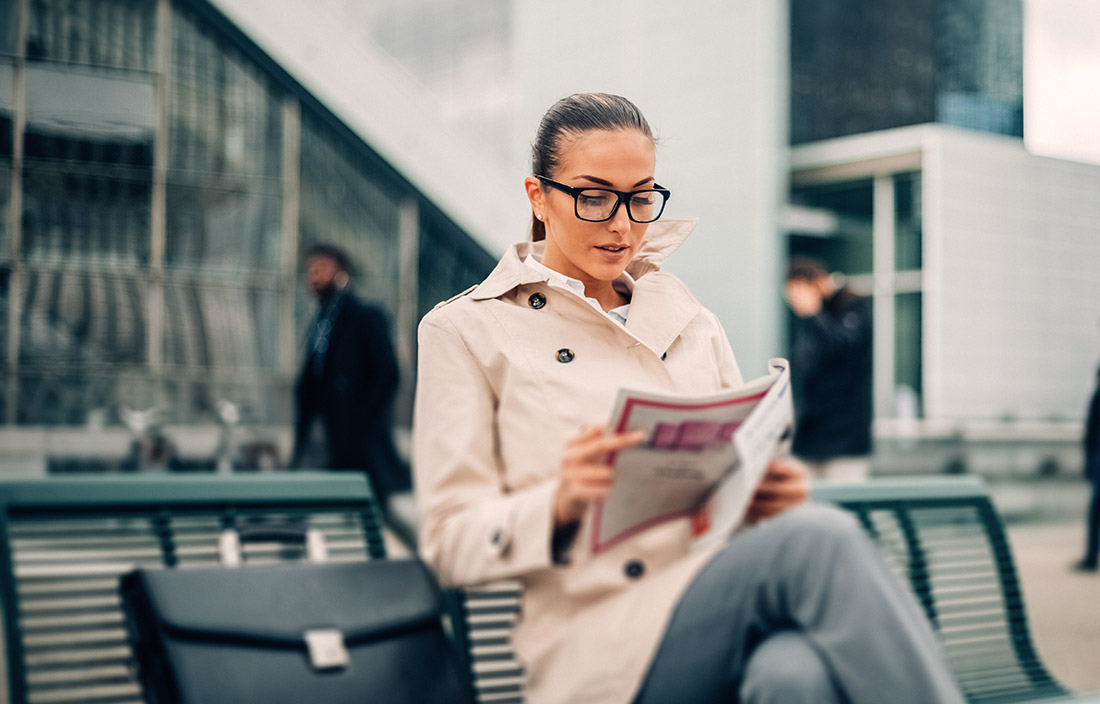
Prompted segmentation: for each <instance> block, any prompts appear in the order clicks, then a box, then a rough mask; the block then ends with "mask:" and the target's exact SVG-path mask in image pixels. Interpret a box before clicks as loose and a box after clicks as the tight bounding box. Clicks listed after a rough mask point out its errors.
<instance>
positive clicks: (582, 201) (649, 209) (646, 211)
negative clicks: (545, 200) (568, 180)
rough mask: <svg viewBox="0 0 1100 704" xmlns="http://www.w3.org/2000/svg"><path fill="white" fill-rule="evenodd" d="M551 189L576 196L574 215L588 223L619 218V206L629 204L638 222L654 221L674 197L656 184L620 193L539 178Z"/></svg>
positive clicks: (629, 212)
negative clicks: (575, 186)
mask: <svg viewBox="0 0 1100 704" xmlns="http://www.w3.org/2000/svg"><path fill="white" fill-rule="evenodd" d="M535 178H537V179H538V180H539V181H542V182H543V183H545V184H546V185H547V186H550V187H551V188H556V189H558V190H559V191H561V192H562V193H567V194H569V195H571V196H573V213H574V214H575V215H576V216H577V217H578V218H579V219H581V220H584V221H586V222H605V221H607V220H610V219H611V218H613V217H615V213H616V212H618V210H619V206H620V205H622V204H623V203H626V215H627V217H629V218H630V219H631V220H633V221H634V222H637V223H647V222H653V221H654V220H656V219H657V218H659V217H661V213H663V212H664V211H665V203H667V202H668V199H669V198H670V197H671V196H672V192H671V191H669V190H668V189H667V188H661V187H660V186H658V185H657V184H653V188H643V189H642V190H640V191H616V190H612V189H610V188H574V187H573V186H566V185H565V184H564V183H558V182H557V181H555V180H553V179H550V178H546V177H545V176H537V175H536V176H535Z"/></svg>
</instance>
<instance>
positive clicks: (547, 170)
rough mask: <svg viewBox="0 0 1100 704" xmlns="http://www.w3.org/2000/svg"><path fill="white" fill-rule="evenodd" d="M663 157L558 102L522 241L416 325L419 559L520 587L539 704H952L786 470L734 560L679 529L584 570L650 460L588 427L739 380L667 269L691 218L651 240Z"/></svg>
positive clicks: (622, 120)
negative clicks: (624, 480) (624, 493)
mask: <svg viewBox="0 0 1100 704" xmlns="http://www.w3.org/2000/svg"><path fill="white" fill-rule="evenodd" d="M550 58H551V59H552V57H550ZM548 65H549V66H552V61H550V62H549V64H548ZM550 70H552V68H551V69H550ZM643 71H644V69H643ZM655 150H656V145H655V140H654V137H653V132H652V131H651V128H650V126H649V123H648V122H647V121H646V119H645V118H644V117H643V116H642V114H641V112H640V111H639V110H638V108H637V107H636V106H635V105H634V104H633V103H631V102H630V101H629V100H627V99H626V98H623V97H621V96H617V95H609V94H605V93H582V94H576V95H572V96H569V97H566V98H563V99H561V100H559V101H558V102H557V103H555V104H554V105H553V106H552V107H551V108H550V110H549V111H548V112H547V113H546V115H545V116H544V117H543V119H542V121H541V123H540V125H539V128H538V132H537V135H536V138H535V143H534V147H533V159H532V165H531V175H530V176H528V177H527V178H526V179H525V181H524V186H525V188H526V192H527V196H528V199H529V200H530V204H531V209H532V233H531V235H532V236H531V241H524V242H519V243H517V244H514V245H513V246H512V247H511V248H510V249H509V250H508V251H507V252H506V253H505V255H504V256H503V258H502V259H501V260H500V262H499V263H498V264H497V266H496V268H495V269H494V270H493V271H492V272H491V273H490V274H489V276H488V277H487V278H486V279H485V280H484V281H482V282H481V283H480V284H479V285H477V286H475V287H471V288H470V289H469V290H467V291H465V292H464V293H462V294H459V295H458V296H456V297H454V298H453V299H451V300H450V301H447V302H444V303H442V304H440V305H438V306H436V307H435V309H434V310H432V311H431V312H430V313H428V315H426V316H425V317H424V319H423V320H422V321H421V323H420V330H419V370H418V376H417V390H416V411H415V420H414V425H413V467H414V471H415V477H416V498H417V502H418V506H419V515H420V517H421V520H420V541H419V547H420V556H421V557H422V558H423V559H424V560H425V562H427V563H428V565H430V566H431V567H432V569H433V570H434V571H435V573H436V574H437V575H438V576H439V578H440V580H441V581H442V582H443V583H444V584H446V585H451V586H472V585H476V584H479V583H483V582H487V581H490V580H496V579H506V578H510V579H518V580H521V581H522V584H523V605H522V617H521V618H520V619H519V622H518V623H517V625H516V627H515V637H514V639H513V645H514V649H515V652H516V655H517V657H518V659H519V660H520V661H521V662H522V663H523V677H524V680H525V700H526V701H527V702H529V703H530V704H553V703H561V704H566V703H570V704H571V703H574V702H585V703H586V704H627V703H628V702H634V703H635V704H664V703H666V702H678V703H681V702H682V703H687V704H690V703H692V702H718V701H729V702H734V701H741V702H744V703H745V704H763V703H764V702H783V703H784V704H800V703H805V704H810V703H811V702H812V703H813V704H828V703H830V702H836V703H838V704H839V702H845V703H846V704H878V703H879V702H882V701H883V697H884V696H885V697H886V698H887V699H889V701H891V702H892V704H928V703H929V702H936V703H937V704H961V702H962V697H961V696H960V694H959V692H958V689H957V687H956V685H955V683H954V682H953V680H952V677H951V675H950V673H949V672H948V671H947V668H946V665H945V663H944V661H943V658H942V654H941V653H940V651H939V648H938V645H937V642H936V638H935V636H934V635H933V633H932V630H931V628H930V627H929V624H928V622H927V620H926V618H925V616H924V614H923V612H922V611H921V609H920V606H919V605H918V604H917V602H916V600H915V599H914V598H913V596H912V594H911V593H909V592H908V590H907V588H906V587H905V586H904V585H903V584H901V582H900V581H899V580H898V578H897V577H896V575H894V574H893V572H891V570H890V568H889V567H887V565H886V563H885V561H884V560H883V559H882V556H881V555H880V553H879V552H878V550H877V549H876V548H875V546H874V544H873V543H872V542H871V541H870V539H869V538H868V537H867V535H866V534H865V533H864V532H863V530H862V529H861V528H860V527H859V525H858V524H857V523H856V522H855V520H854V519H853V518H852V517H851V516H849V515H846V514H844V513H843V512H841V511H839V510H837V509H834V508H828V507H824V506H806V505H804V504H805V499H806V495H807V484H806V480H805V475H804V472H803V470H802V468H801V466H800V465H799V464H798V463H797V462H795V461H793V460H789V459H774V460H772V462H771V463H770V465H769V466H768V468H767V471H766V474H765V476H764V478H763V479H762V480H761V483H760V485H759V486H758V488H757V491H756V493H755V495H754V496H753V497H752V500H751V505H750V507H749V517H748V522H749V524H750V526H749V527H747V528H745V529H744V530H741V531H740V532H738V533H737V534H736V535H735V536H734V537H732V538H731V539H730V540H729V541H728V542H727V543H725V544H724V545H723V544H718V545H714V546H711V547H708V548H707V549H695V550H693V549H692V540H691V538H692V517H690V516H683V517H678V518H673V519H670V520H668V521H665V522H663V523H661V524H659V525H655V526H651V527H649V528H648V529H646V530H644V531H642V532H640V533H637V534H634V535H631V536H629V537H627V538H625V539H623V540H622V541H621V542H618V543H617V544H615V545H613V546H610V547H608V548H607V549H606V550H603V551H599V552H593V551H592V550H590V548H589V546H590V544H591V543H590V541H591V537H592V530H593V525H592V521H593V514H592V511H591V510H590V508H591V507H592V505H593V503H594V502H597V501H599V500H601V499H602V498H604V497H606V496H607V495H608V493H609V492H610V491H611V487H612V484H613V483H614V472H615V470H614V467H613V466H610V465H609V464H608V461H609V460H608V453H610V452H614V451H616V450H619V449H622V448H625V447H629V446H631V445H635V444H637V443H639V442H641V440H642V437H641V435H642V433H614V432H609V431H607V430H606V429H604V428H603V427H601V424H602V423H603V422H605V421H606V419H607V416H608V414H609V413H610V410H611V405H612V402H613V400H614V398H615V395H616V392H617V391H618V389H619V387H620V386H630V387H634V388H637V387H644V388H646V389H649V390H652V391H655V392H661V393H670V394H702V393H712V392H716V391H719V390H721V389H727V388H736V387H738V386H740V385H741V384H742V379H741V373H740V371H739V370H738V367H737V362H736V360H735V358H734V355H733V351H732V349H731V348H730V344H729V340H728V339H727V337H726V334H725V332H724V331H723V330H722V326H721V324H720V323H719V322H718V319H717V318H716V317H715V315H714V314H713V313H711V312H710V311H708V310H707V309H705V308H704V307H703V306H702V305H701V304H700V303H699V301H698V300H697V299H696V298H695V297H694V296H693V295H692V294H691V292H690V291H689V290H688V288H687V286H685V285H684V283H683V282H682V281H680V280H679V279H678V278H676V277H675V276H673V275H672V274H669V273H667V272H665V271H662V270H661V264H662V262H663V261H664V259H665V258H666V257H667V256H668V255H669V254H671V253H672V252H673V251H674V250H675V249H676V248H677V247H678V246H679V245H680V244H681V243H682V242H683V241H684V240H685V238H687V236H688V235H689V234H690V233H691V230H692V229H693V227H694V221H692V220H670V219H666V220H663V221H662V220H660V217H661V215H662V212H663V210H664V205H665V202H666V201H667V200H668V198H669V196H670V192H669V190H668V189H665V188H662V187H661V186H660V185H658V182H657V181H655V180H654V179H655V177H656V173H655V171H656V151H655ZM715 178H717V179H720V178H721V175H720V174H716V175H715ZM731 188H732V186H731ZM734 190H736V189H734ZM485 207H489V208H492V207H494V204H492V203H487V204H485ZM731 207H733V206H731Z"/></svg>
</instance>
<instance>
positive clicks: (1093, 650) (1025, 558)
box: [1007, 501, 1100, 693]
mask: <svg viewBox="0 0 1100 704" xmlns="http://www.w3.org/2000/svg"><path fill="white" fill-rule="evenodd" d="M1082 503H1083V501H1082ZM1078 511H1079V513H1080V515H1081V517H1080V518H1069V519H1068V520H1067V519H1066V518H1063V519H1062V520H1057V521H1051V520H1040V521H1024V522H1013V523H1009V524H1008V526H1007V528H1008V539H1009V542H1010V543H1011V544H1012V552H1013V556H1014V557H1015V560H1016V571H1017V573H1018V574H1019V577H1020V582H1021V587H1022V589H1023V594H1024V604H1025V606H1026V608H1027V617H1028V625H1029V626H1030V628H1031V635H1032V641H1033V643H1034V645H1035V647H1036V649H1037V650H1038V651H1039V655H1040V657H1041V658H1042V659H1043V662H1044V663H1046V665H1047V667H1048V668H1049V669H1050V671H1051V673H1052V674H1053V675H1054V676H1055V677H1056V678H1058V680H1059V681H1061V682H1062V683H1063V684H1064V685H1066V686H1067V687H1069V688H1070V689H1072V690H1074V691H1077V692H1090V693H1094V692H1100V572H1091V573H1084V572H1076V571H1074V570H1072V569H1070V565H1071V564H1072V563H1074V562H1075V561H1077V560H1079V559H1080V558H1081V555H1082V554H1083V552H1084V539H1085V525H1084V507H1083V506H1082V507H1081V508H1080V509H1078Z"/></svg>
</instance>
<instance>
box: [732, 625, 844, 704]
mask: <svg viewBox="0 0 1100 704" xmlns="http://www.w3.org/2000/svg"><path fill="white" fill-rule="evenodd" d="M740 695H741V696H740V699H741V701H742V702H744V704H811V703H812V704H828V703H829V702H836V701H839V698H838V696H837V692H836V687H835V686H834V685H833V682H832V679H831V678H830V676H829V670H828V668H827V667H826V666H825V663H824V661H823V660H822V659H821V656H820V655H818V653H817V651H816V650H814V648H813V646H811V645H810V643H809V641H808V640H806V638H805V636H803V635H802V634H801V633H798V632H797V631H780V632H778V633H774V634H772V635H771V636H769V637H768V638H767V639H765V640H764V641H763V642H762V643H760V645H758V646H757V647H756V649H755V650H754V651H753V653H752V655H751V656H750V658H749V661H748V663H747V665H746V667H745V672H744V677H743V678H742V680H741V686H740Z"/></svg>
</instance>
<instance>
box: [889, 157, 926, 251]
mask: <svg viewBox="0 0 1100 704" xmlns="http://www.w3.org/2000/svg"><path fill="white" fill-rule="evenodd" d="M894 268H895V269H896V270H897V271H908V270H915V269H920V268H921V178H920V173H919V172H914V173H907V174H897V175H895V176H894Z"/></svg>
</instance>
